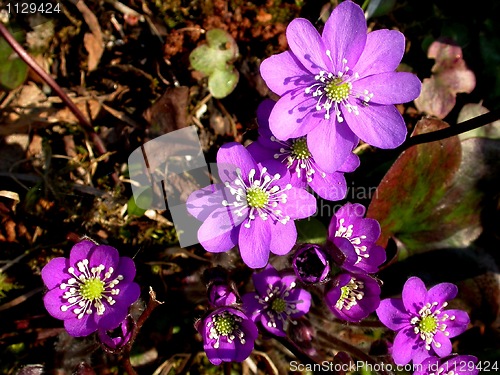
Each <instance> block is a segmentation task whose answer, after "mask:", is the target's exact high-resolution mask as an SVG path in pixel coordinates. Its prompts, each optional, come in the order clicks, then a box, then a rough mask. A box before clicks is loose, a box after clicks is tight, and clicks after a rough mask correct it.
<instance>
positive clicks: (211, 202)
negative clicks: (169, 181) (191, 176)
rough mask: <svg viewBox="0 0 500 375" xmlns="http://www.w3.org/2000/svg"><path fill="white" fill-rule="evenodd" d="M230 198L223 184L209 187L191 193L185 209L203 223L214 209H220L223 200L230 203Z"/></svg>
mask: <svg viewBox="0 0 500 375" xmlns="http://www.w3.org/2000/svg"><path fill="white" fill-rule="evenodd" d="M230 197H231V194H230V193H228V191H227V190H226V189H225V187H224V185H223V184H214V185H209V186H206V187H204V188H202V189H200V190H196V191H194V192H193V193H191V195H190V196H189V197H188V199H187V201H186V208H187V211H188V212H189V213H190V214H191V215H193V216H194V217H195V218H197V219H198V220H200V221H205V220H206V219H207V217H208V216H209V215H210V214H211V213H212V212H213V211H214V210H215V209H216V208H219V207H221V202H222V201H223V200H227V201H232V199H230Z"/></svg>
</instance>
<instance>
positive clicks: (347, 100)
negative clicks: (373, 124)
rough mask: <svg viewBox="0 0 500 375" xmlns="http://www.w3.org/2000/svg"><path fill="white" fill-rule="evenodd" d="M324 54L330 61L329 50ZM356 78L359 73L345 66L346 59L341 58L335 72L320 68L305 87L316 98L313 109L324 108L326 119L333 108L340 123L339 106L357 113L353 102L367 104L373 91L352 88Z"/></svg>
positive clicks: (340, 113)
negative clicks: (340, 68) (340, 62)
mask: <svg viewBox="0 0 500 375" xmlns="http://www.w3.org/2000/svg"><path fill="white" fill-rule="evenodd" d="M326 55H327V56H328V58H329V59H330V61H332V57H331V53H330V51H329V50H326ZM332 63H333V61H332ZM358 78H359V74H358V73H354V72H353V71H352V70H351V68H349V66H347V60H346V59H343V60H342V70H339V71H338V72H337V73H332V72H328V71H324V70H321V71H320V72H319V74H316V75H315V76H314V80H315V82H314V83H313V84H312V85H311V86H309V87H307V88H306V89H305V93H306V94H312V96H313V97H314V98H317V102H316V106H315V109H316V111H323V110H324V111H325V119H326V120H329V119H330V110H332V109H333V112H334V113H335V116H336V118H337V122H339V123H341V122H343V121H344V117H343V115H342V112H341V110H340V108H341V107H343V109H344V110H347V112H349V113H353V114H355V115H359V107H358V105H356V104H353V102H356V100H357V101H358V102H359V103H360V104H362V105H366V106H367V105H368V102H369V101H370V100H371V99H372V98H373V93H370V92H369V91H368V90H363V91H362V92H358V91H356V90H354V89H353V86H352V82H354V81H356V80H357V79H358Z"/></svg>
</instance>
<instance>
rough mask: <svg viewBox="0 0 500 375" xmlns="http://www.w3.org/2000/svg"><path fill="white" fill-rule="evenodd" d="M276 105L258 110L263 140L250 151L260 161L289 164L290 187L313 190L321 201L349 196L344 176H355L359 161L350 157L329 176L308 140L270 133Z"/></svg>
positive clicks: (264, 105) (265, 103)
mask: <svg viewBox="0 0 500 375" xmlns="http://www.w3.org/2000/svg"><path fill="white" fill-rule="evenodd" d="M274 105H275V102H274V101H273V100H271V99H266V100H264V101H262V102H261V104H260V105H259V107H258V108H257V120H258V122H259V134H260V135H259V137H258V139H257V141H256V142H252V143H251V144H250V145H249V146H248V147H247V149H248V150H249V151H250V153H251V154H252V156H253V157H254V158H255V160H256V161H258V162H262V161H265V160H269V159H271V160H278V161H280V162H281V163H284V164H286V166H287V168H288V170H289V171H290V174H291V179H290V183H291V184H292V185H293V186H296V187H302V188H306V187H307V186H310V187H311V189H312V190H314V191H315V192H316V193H317V194H318V195H319V196H320V197H321V198H324V199H327V200H331V201H336V200H341V199H343V198H344V197H345V195H346V193H347V187H346V181H345V178H344V174H343V173H342V172H353V171H354V170H355V169H356V168H357V167H358V166H359V158H358V156H357V155H356V154H354V153H350V154H349V157H348V158H347V160H346V161H345V162H344V164H343V165H342V166H341V168H339V171H335V172H333V173H326V172H325V171H323V170H322V169H321V167H319V166H318V164H317V163H316V161H315V160H314V158H313V157H312V155H311V153H310V152H309V149H308V147H307V141H306V137H300V138H295V139H288V140H286V141H283V140H279V139H277V138H276V137H275V136H274V135H273V134H272V133H271V130H270V129H269V115H270V114H271V110H272V109H273V107H274Z"/></svg>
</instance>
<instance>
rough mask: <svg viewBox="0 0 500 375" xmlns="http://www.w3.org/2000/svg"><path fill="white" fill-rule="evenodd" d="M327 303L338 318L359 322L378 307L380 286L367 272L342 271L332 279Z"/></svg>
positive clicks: (327, 293) (326, 295)
mask: <svg viewBox="0 0 500 375" xmlns="http://www.w3.org/2000/svg"><path fill="white" fill-rule="evenodd" d="M325 303H326V305H327V306H328V307H329V308H330V310H331V311H332V313H333V315H335V316H336V317H337V318H339V319H342V320H345V321H348V322H359V321H361V320H362V319H364V318H366V317H367V316H368V315H370V314H371V313H372V312H374V311H375V310H376V309H377V307H378V305H379V303H380V286H379V284H378V282H377V281H376V280H375V279H374V278H372V277H371V276H369V275H366V274H355V273H349V272H344V273H340V274H338V275H336V276H335V277H334V278H333V279H332V286H331V287H330V288H329V290H328V291H327V292H326V293H325Z"/></svg>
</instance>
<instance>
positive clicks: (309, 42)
mask: <svg viewBox="0 0 500 375" xmlns="http://www.w3.org/2000/svg"><path fill="white" fill-rule="evenodd" d="M286 39H287V41H288V45H289V46H290V49H291V50H292V52H293V54H294V55H295V56H296V57H297V59H298V60H299V61H300V63H301V64H302V65H303V66H304V67H305V68H306V69H307V70H309V71H310V72H312V73H319V72H320V71H321V70H323V71H331V70H332V65H331V63H330V61H329V59H328V56H327V55H326V53H325V51H326V48H325V46H324V45H323V40H322V39H321V36H320V35H319V33H318V31H317V30H316V28H315V27H314V26H313V25H312V23H311V22H309V21H308V20H306V19H304V18H296V19H294V20H293V21H292V22H290V24H289V25H288V27H287V29H286ZM276 67H277V66H275V69H276ZM280 68H281V67H279V69H280Z"/></svg>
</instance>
